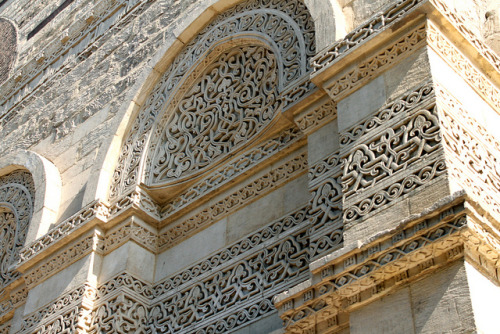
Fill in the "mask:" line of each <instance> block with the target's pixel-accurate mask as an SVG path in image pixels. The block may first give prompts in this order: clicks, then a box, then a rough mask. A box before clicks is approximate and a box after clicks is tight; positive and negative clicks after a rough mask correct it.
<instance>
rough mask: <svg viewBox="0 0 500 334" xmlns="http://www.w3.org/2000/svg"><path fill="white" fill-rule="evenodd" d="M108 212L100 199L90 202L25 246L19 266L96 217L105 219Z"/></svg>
mask: <svg viewBox="0 0 500 334" xmlns="http://www.w3.org/2000/svg"><path fill="white" fill-rule="evenodd" d="M106 213H107V208H106V207H105V206H104V204H102V203H100V202H99V201H94V202H92V203H90V204H89V205H87V206H86V207H84V208H83V209H82V210H80V211H79V212H77V213H76V214H74V215H73V216H71V217H70V218H68V219H67V220H65V221H63V222H62V223H60V224H59V225H57V226H55V227H53V228H51V229H50V230H49V231H48V232H47V233H46V234H45V235H44V236H43V237H41V238H40V239H37V240H35V241H34V242H32V243H31V244H29V245H27V246H25V247H24V248H23V249H22V250H21V252H20V259H19V262H18V266H20V265H22V264H24V263H26V262H27V261H28V260H30V259H31V258H33V257H35V256H36V255H37V254H38V253H39V252H40V251H42V250H43V249H46V248H47V247H49V246H51V245H53V244H54V243H56V242H57V241H59V240H61V239H63V238H64V237H66V236H67V235H69V234H70V233H73V232H74V231H75V230H76V229H77V228H79V227H81V226H83V225H85V224H86V223H88V222H90V221H91V220H93V219H95V218H97V219H101V220H104V219H105V217H106Z"/></svg>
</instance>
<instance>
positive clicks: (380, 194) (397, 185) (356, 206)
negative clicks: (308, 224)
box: [344, 150, 447, 223]
mask: <svg viewBox="0 0 500 334" xmlns="http://www.w3.org/2000/svg"><path fill="white" fill-rule="evenodd" d="M440 155H442V151H441V150H439V152H438V153H437V154H435V155H434V156H433V157H431V158H427V159H426V160H427V161H429V160H430V161H431V162H430V163H428V164H427V165H424V166H422V165H418V166H412V168H411V169H409V170H410V173H405V175H404V176H403V177H402V178H401V179H399V180H398V182H393V183H392V184H390V185H388V186H385V187H384V188H381V189H378V190H377V191H375V192H373V193H372V194H371V195H370V196H369V197H367V198H364V199H362V200H360V201H358V200H357V199H356V201H355V202H353V203H352V204H345V209H344V221H345V222H346V223H348V222H351V221H354V220H356V219H360V218H362V217H364V216H366V215H367V214H369V213H371V212H373V211H375V210H377V209H380V208H382V207H383V206H385V205H386V204H390V203H393V202H394V201H395V200H396V199H399V198H402V197H403V196H405V195H407V194H408V193H409V192H411V191H413V190H414V189H416V188H417V187H420V186H423V185H425V184H430V182H432V181H434V180H437V179H438V178H439V177H440V176H441V175H445V174H446V173H447V169H446V161H445V159H444V158H442V157H440ZM406 171H408V170H406Z"/></svg>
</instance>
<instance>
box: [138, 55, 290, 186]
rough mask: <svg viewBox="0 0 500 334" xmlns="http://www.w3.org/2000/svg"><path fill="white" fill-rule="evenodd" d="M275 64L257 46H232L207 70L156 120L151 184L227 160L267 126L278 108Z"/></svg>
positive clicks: (274, 60)
mask: <svg viewBox="0 0 500 334" xmlns="http://www.w3.org/2000/svg"><path fill="white" fill-rule="evenodd" d="M277 67H278V64H277V61H276V59H275V56H274V54H273V52H271V51H270V50H268V49H266V48H265V47H262V46H247V47H236V48H233V49H231V50H229V51H228V52H226V53H224V54H222V55H221V56H220V57H219V58H218V59H217V60H216V61H215V62H214V63H213V64H212V65H210V66H208V67H207V68H206V69H205V70H204V72H203V74H202V75H201V77H200V79H198V81H197V83H196V84H194V85H193V86H192V87H191V88H190V89H189V91H188V92H187V93H186V95H184V97H183V99H182V100H181V101H180V102H179V104H178V106H177V108H176V110H175V111H174V113H173V115H172V116H171V117H169V120H168V124H167V125H165V124H164V122H161V121H160V122H159V124H158V128H159V129H160V130H158V132H159V133H157V134H156V135H155V136H154V137H153V141H152V143H151V146H150V150H151V151H154V153H153V152H151V154H152V155H153V157H152V161H151V166H149V167H147V168H148V169H151V171H150V173H151V175H150V177H151V179H150V183H151V184H153V185H154V184H162V183H165V182H168V181H170V180H179V179H182V178H185V177H186V176H189V175H190V174H192V173H195V172H197V171H198V170H202V169H204V168H206V167H207V166H209V165H210V164H211V163H212V162H214V161H216V160H217V159H220V158H221V157H227V156H228V155H229V154H230V153H231V152H232V151H233V150H235V149H236V148H237V147H240V146H242V145H244V144H246V143H248V141H249V140H251V139H252V138H253V137H254V136H255V135H256V134H257V133H258V132H259V131H260V130H261V129H262V128H264V127H265V126H266V125H267V124H269V123H270V122H271V121H272V119H273V118H274V115H275V113H276V112H277V111H278V108H279V104H280V103H279V99H278V96H277V95H278V91H277V88H278V87H277V86H278V68H277Z"/></svg>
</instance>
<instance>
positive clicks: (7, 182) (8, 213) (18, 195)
mask: <svg viewBox="0 0 500 334" xmlns="http://www.w3.org/2000/svg"><path fill="white" fill-rule="evenodd" d="M34 194H35V186H34V183H33V178H32V177H31V174H30V173H29V172H25V171H14V172H12V173H10V174H7V175H5V176H2V177H0V233H1V235H0V246H1V247H0V286H5V285H6V284H8V283H9V282H10V280H11V279H13V278H14V277H15V274H14V273H12V272H11V270H10V269H9V267H10V266H11V265H13V264H15V263H16V262H17V260H18V258H19V252H20V250H21V248H22V247H23V246H24V242H25V240H26V233H27V231H28V227H29V223H30V220H31V216H32V215H33V205H34V204H33V203H34Z"/></svg>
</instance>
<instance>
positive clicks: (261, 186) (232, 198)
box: [158, 153, 307, 251]
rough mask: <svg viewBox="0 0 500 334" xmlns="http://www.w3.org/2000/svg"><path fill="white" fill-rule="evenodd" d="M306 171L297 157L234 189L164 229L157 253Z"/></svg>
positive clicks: (303, 160)
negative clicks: (175, 224) (177, 223)
mask: <svg viewBox="0 0 500 334" xmlns="http://www.w3.org/2000/svg"><path fill="white" fill-rule="evenodd" d="M306 170H307V155H306V154H305V153H301V154H299V155H298V156H295V157H294V158H292V159H290V160H288V161H287V162H285V163H284V164H282V165H280V166H278V167H276V168H274V169H272V170H271V171H270V172H268V173H267V174H265V175H263V176H261V177H260V178H258V179H257V180H255V181H253V182H251V183H250V184H247V185H246V186H244V187H242V188H240V189H238V190H237V191H236V192H234V193H232V194H231V195H229V196H227V197H225V198H224V199H222V200H220V201H218V202H217V203H215V204H214V205H211V206H210V207H208V208H206V209H204V210H203V211H201V212H199V213H197V214H196V215H194V216H192V217H190V218H188V219H186V220H184V221H183V222H181V223H180V224H179V225H177V226H174V227H171V228H168V229H167V230H166V231H164V232H162V233H161V235H160V238H159V245H158V246H159V248H160V250H162V251H163V250H165V249H167V248H170V247H172V246H174V245H176V244H178V243H179V242H181V241H182V240H184V239H186V238H188V237H189V236H191V235H194V234H195V233H198V232H199V231H201V230H202V229H204V228H206V227H208V226H209V225H210V224H212V223H214V222H215V221H217V220H219V219H222V218H223V217H225V216H226V215H227V214H228V213H229V212H230V211H232V210H235V209H237V208H240V207H242V206H243V205H247V204H249V203H250V202H252V201H254V200H256V199H257V198H259V197H262V196H264V195H265V194H267V193H268V192H269V191H271V190H273V189H276V188H278V187H280V186H282V185H284V184H285V183H286V182H288V181H291V180H293V179H295V178H296V177H298V176H300V175H301V174H303V173H305V172H306Z"/></svg>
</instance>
